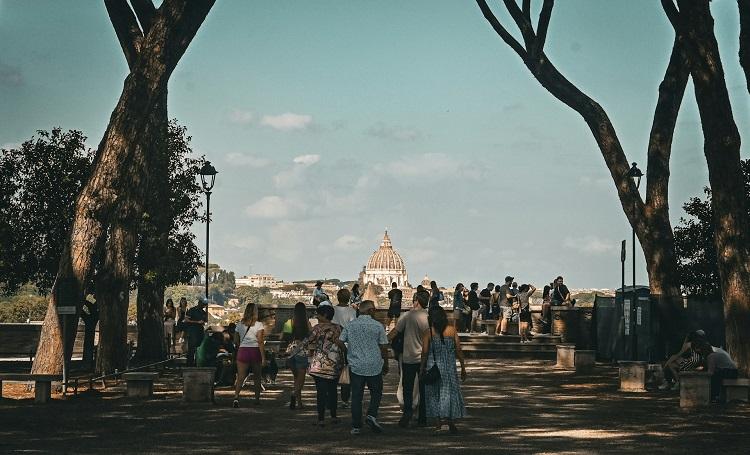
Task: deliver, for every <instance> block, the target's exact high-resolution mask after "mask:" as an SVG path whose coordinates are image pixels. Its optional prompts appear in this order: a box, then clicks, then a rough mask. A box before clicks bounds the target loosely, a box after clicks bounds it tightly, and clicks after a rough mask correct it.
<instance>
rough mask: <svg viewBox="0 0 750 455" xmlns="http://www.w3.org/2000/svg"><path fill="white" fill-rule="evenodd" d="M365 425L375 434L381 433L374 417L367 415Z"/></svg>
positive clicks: (381, 429) (381, 428)
mask: <svg viewBox="0 0 750 455" xmlns="http://www.w3.org/2000/svg"><path fill="white" fill-rule="evenodd" d="M365 423H366V424H367V426H368V427H370V428H371V429H372V431H374V432H375V433H382V432H383V427H381V426H380V424H379V423H378V419H376V418H375V417H373V416H370V415H368V416H367V417H365Z"/></svg>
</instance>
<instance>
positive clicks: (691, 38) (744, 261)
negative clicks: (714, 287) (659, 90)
mask: <svg viewBox="0 0 750 455" xmlns="http://www.w3.org/2000/svg"><path fill="white" fill-rule="evenodd" d="M678 4H679V6H680V14H679V21H678V23H677V24H678V25H677V26H678V27H683V28H684V30H685V36H686V38H687V41H686V42H687V45H688V50H689V54H688V55H689V58H690V63H691V72H692V75H693V77H692V79H693V86H694V88H695V99H696V101H697V102H698V111H699V113H700V117H701V126H702V129H703V137H704V144H703V146H704V154H705V156H706V162H707V163H708V179H709V182H710V184H711V204H712V209H713V214H714V229H715V231H714V240H715V243H716V254H717V265H718V269H719V279H720V282H721V292H722V297H723V300H724V318H725V324H726V341H727V347H728V350H729V352H730V353H731V354H732V357H733V358H734V359H735V360H736V361H737V363H738V366H739V368H740V369H741V370H742V371H743V372H744V373H745V374H747V373H749V372H750V234H749V233H748V220H747V208H746V207H747V205H746V204H747V201H746V200H745V189H744V183H743V176H742V168H741V166H740V135H739V131H738V129H737V124H736V123H735V121H734V115H733V114H732V106H731V103H730V100H729V92H728V90H727V86H726V81H725V79H724V69H723V67H722V64H721V56H720V55H719V46H718V43H717V42H716V36H715V35H714V30H713V25H714V23H713V17H712V16H711V12H710V9H709V2H708V0H703V1H686V0H680V1H678Z"/></svg>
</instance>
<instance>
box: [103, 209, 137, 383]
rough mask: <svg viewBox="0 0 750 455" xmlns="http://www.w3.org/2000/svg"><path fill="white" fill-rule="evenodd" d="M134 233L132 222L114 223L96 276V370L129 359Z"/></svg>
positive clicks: (109, 369)
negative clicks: (98, 311)
mask: <svg viewBox="0 0 750 455" xmlns="http://www.w3.org/2000/svg"><path fill="white" fill-rule="evenodd" d="M136 241H137V235H136V232H135V225H134V224H132V223H131V225H130V226H126V225H124V224H115V226H114V227H113V228H112V232H111V233H110V236H109V239H108V240H107V245H106V254H105V257H104V268H103V270H102V273H100V274H99V275H98V276H97V280H96V281H97V283H96V301H97V302H99V304H100V305H101V312H100V315H99V350H98V355H97V356H96V371H97V372H100V373H102V374H106V373H111V372H112V371H114V370H124V369H125V367H126V366H127V362H128V344H127V343H128V325H127V318H128V303H129V300H130V299H129V296H130V281H131V269H132V264H133V256H134V254H135V246H136Z"/></svg>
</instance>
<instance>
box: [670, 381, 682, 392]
mask: <svg viewBox="0 0 750 455" xmlns="http://www.w3.org/2000/svg"><path fill="white" fill-rule="evenodd" d="M672 390H680V381H677V382H675V383H674V384H672Z"/></svg>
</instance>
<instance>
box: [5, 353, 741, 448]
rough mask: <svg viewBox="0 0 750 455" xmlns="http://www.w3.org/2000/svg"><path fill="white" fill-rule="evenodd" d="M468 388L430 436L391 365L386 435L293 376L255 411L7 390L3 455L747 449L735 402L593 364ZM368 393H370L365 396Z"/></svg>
mask: <svg viewBox="0 0 750 455" xmlns="http://www.w3.org/2000/svg"><path fill="white" fill-rule="evenodd" d="M467 365H468V376H469V377H468V379H467V381H466V382H465V383H464V385H463V391H464V395H465V398H466V402H467V408H468V411H469V414H470V417H468V418H466V419H464V420H463V421H461V422H460V424H459V430H460V433H459V434H458V435H455V436H452V435H437V436H436V435H433V434H432V433H433V432H432V428H419V427H416V426H415V427H411V428H408V429H401V428H399V427H398V426H397V425H396V423H397V421H398V419H399V417H400V412H399V407H398V402H397V401H396V396H395V391H396V386H395V383H396V380H397V376H396V373H395V371H396V368H395V364H392V365H391V373H390V374H389V375H388V376H387V378H386V385H385V394H384V395H385V396H384V397H383V402H382V405H381V410H380V421H381V422H382V423H383V425H384V427H385V432H384V433H383V434H380V435H378V434H374V433H372V432H371V431H369V429H368V428H364V429H363V432H362V434H361V435H359V436H352V435H350V434H349V428H350V414H349V411H348V410H340V411H339V415H340V416H341V417H342V419H341V423H340V424H338V425H330V424H329V425H326V427H325V428H322V429H320V428H317V427H316V426H314V425H313V423H315V421H316V416H315V410H314V405H315V397H314V386H313V384H312V380H310V378H308V382H307V384H306V385H305V393H304V400H305V402H306V407H305V409H303V410H297V411H291V410H289V409H288V407H287V402H288V401H287V400H288V396H289V390H290V386H291V375H290V374H289V373H288V372H286V371H283V372H281V373H280V374H279V377H278V381H277V384H275V385H269V386H268V390H267V391H266V392H265V393H264V394H263V397H262V402H261V405H260V406H257V407H256V406H252V405H251V404H250V401H251V400H250V398H249V397H250V392H249V391H248V390H245V391H244V392H243V393H244V395H243V397H244V398H245V400H244V402H243V403H242V407H241V408H240V409H232V407H231V401H232V392H231V390H230V389H229V388H219V389H217V392H216V403H215V404H200V405H195V404H192V405H191V404H185V403H183V402H182V401H181V382H180V379H179V377H178V376H177V375H176V374H175V373H174V372H171V373H170V372H167V373H166V374H164V375H162V377H161V378H160V380H159V382H158V383H157V384H156V387H155V389H156V395H155V397H154V399H152V400H134V399H128V398H126V397H124V387H123V385H124V384H120V385H117V386H110V387H108V388H107V389H106V390H102V389H97V390H96V391H93V392H84V393H82V394H80V395H79V396H77V397H62V396H61V395H54V396H53V401H52V402H51V403H49V404H47V405H36V404H34V403H33V394H32V393H31V392H28V391H27V390H26V387H25V386H24V385H21V384H12V383H6V384H4V386H3V387H4V388H3V390H4V394H3V396H10V397H12V398H9V399H8V398H6V399H3V400H2V401H0V453H15V452H33V453H76V454H83V453H102V452H108V453H183V452H203V453H239V452H262V453H266V454H267V453H285V454H286V453H346V454H353V453H356V454H369V453H436V452H440V453H445V452H453V451H458V450H461V451H462V452H467V453H475V452H476V453H480V452H481V453H505V452H508V453H511V452H513V453H519V454H544V453H550V454H551V453H563V454H566V453H632V452H636V451H638V452H642V453H674V454H685V453H696V454H698V453H724V454H734V453H738V454H739V453H742V454H746V453H749V451H750V449H748V447H750V433H748V432H747V428H748V424H749V423H750V406H748V405H747V404H730V405H725V406H713V407H710V408H707V409H705V410H701V411H691V412H686V411H682V410H680V407H679V396H678V394H677V393H675V392H658V393H657V392H649V393H645V394H623V393H619V392H617V370H616V369H614V368H611V367H609V366H603V365H599V366H597V368H596V369H595V371H594V372H593V373H591V374H587V375H574V374H572V373H569V372H563V371H558V370H555V369H554V368H552V365H553V362H532V361H517V360H499V361H498V360H469V362H468V364H467ZM365 396H367V392H366V393H365Z"/></svg>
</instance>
